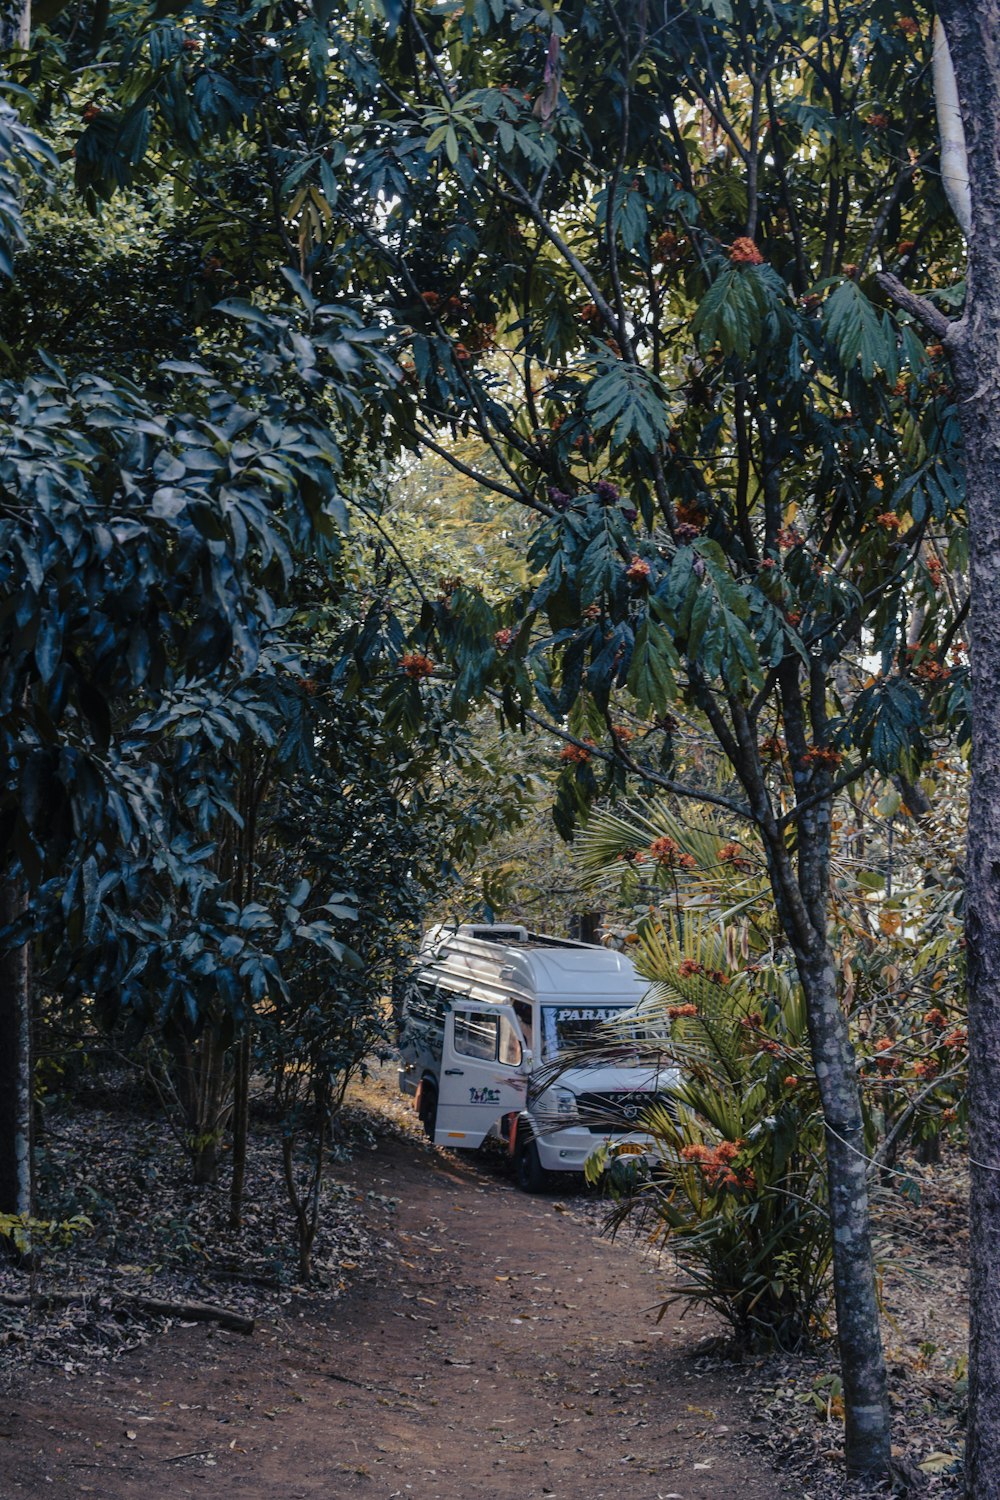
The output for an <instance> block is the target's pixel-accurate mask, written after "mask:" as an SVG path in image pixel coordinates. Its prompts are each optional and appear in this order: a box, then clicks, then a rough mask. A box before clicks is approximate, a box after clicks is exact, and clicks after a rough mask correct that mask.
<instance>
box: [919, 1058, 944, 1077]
mask: <svg viewBox="0 0 1000 1500" xmlns="http://www.w3.org/2000/svg"><path fill="white" fill-rule="evenodd" d="M940 1071H941V1064H940V1063H939V1062H938V1060H937V1058H936V1057H925V1058H920V1059H919V1060H918V1061H917V1062H915V1063H914V1064H913V1076H914V1078H926V1080H927V1082H928V1083H930V1081H931V1080H932V1079H933V1078H936V1077H937V1076H938V1074H939V1073H940Z"/></svg>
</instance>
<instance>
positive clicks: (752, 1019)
mask: <svg viewBox="0 0 1000 1500" xmlns="http://www.w3.org/2000/svg"><path fill="white" fill-rule="evenodd" d="M763 1024H764V1017H763V1016H762V1015H761V1013H760V1011H759V1010H752V1011H750V1013H749V1014H748V1015H745V1016H741V1017H740V1025H741V1026H742V1027H743V1028H744V1029H745V1030H746V1031H756V1029H757V1027H758V1026H763Z"/></svg>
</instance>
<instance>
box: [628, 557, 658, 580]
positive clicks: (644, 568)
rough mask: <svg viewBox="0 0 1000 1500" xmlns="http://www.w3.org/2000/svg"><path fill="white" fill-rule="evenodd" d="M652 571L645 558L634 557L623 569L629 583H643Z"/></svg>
mask: <svg viewBox="0 0 1000 1500" xmlns="http://www.w3.org/2000/svg"><path fill="white" fill-rule="evenodd" d="M651 572H652V569H651V568H650V566H649V563H648V562H646V560H645V558H643V557H639V556H635V557H633V558H632V561H631V562H630V563H629V565H628V567H627V568H626V569H625V577H626V578H627V579H628V581H629V583H645V582H646V579H647V578H648V577H649V575H650V573H651Z"/></svg>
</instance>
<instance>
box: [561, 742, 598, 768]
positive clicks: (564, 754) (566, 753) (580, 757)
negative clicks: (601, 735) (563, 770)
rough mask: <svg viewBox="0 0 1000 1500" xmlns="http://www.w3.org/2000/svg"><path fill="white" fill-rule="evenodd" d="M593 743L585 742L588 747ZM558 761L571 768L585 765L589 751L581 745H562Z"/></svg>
mask: <svg viewBox="0 0 1000 1500" xmlns="http://www.w3.org/2000/svg"><path fill="white" fill-rule="evenodd" d="M593 743H594V742H593V740H588V741H587V744H588V745H592V744H593ZM559 759H560V760H562V761H565V762H566V764H567V765H571V766H582V765H586V763H587V761H588V760H589V759H590V751H589V750H587V749H585V748H584V746H583V745H563V747H562V749H561V750H560V751H559Z"/></svg>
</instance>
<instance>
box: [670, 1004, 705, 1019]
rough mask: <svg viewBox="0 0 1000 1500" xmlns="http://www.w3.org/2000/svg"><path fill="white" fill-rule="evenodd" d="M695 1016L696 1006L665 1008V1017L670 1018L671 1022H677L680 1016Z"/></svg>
mask: <svg viewBox="0 0 1000 1500" xmlns="http://www.w3.org/2000/svg"><path fill="white" fill-rule="evenodd" d="M697 1014H698V1007H697V1005H668V1006H667V1015H668V1016H669V1017H670V1019H671V1021H677V1020H679V1019H680V1018H681V1017H682V1016H696V1015H697Z"/></svg>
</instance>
